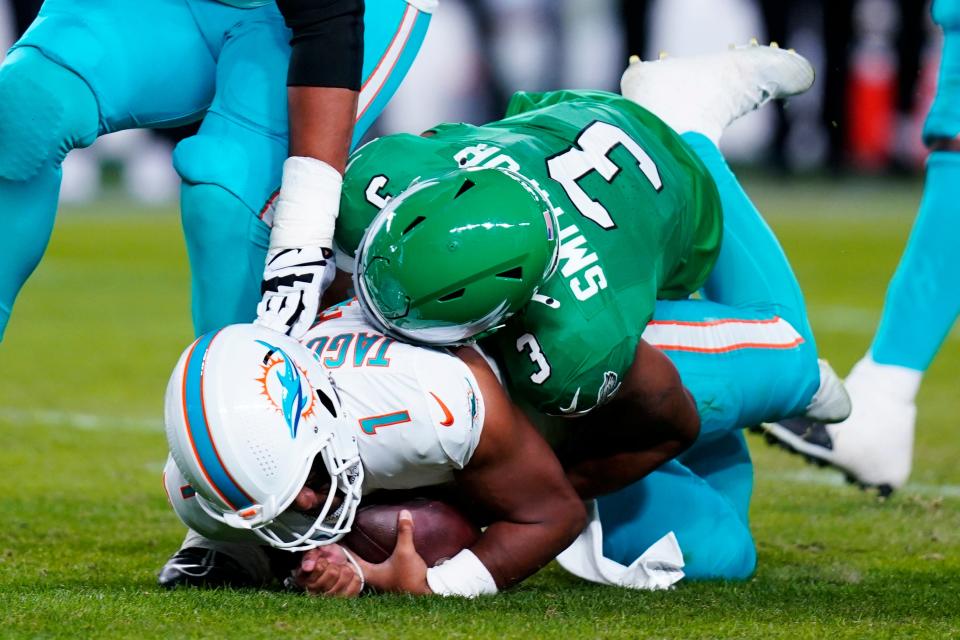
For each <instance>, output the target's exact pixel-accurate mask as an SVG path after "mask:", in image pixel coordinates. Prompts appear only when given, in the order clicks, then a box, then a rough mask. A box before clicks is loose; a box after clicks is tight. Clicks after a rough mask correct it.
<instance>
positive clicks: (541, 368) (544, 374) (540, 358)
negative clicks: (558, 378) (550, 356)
mask: <svg viewBox="0 0 960 640" xmlns="http://www.w3.org/2000/svg"><path fill="white" fill-rule="evenodd" d="M525 349H529V350H530V353H529V354H528V355H529V356H530V361H531V362H532V363H533V364H535V365H537V370H536V371H534V372H533V373H532V374H530V382H532V383H533V384H543V383H544V382H546V381H547V379H548V378H549V377H550V363H549V362H547V357H546V356H545V355H543V350H542V349H540V343H539V342H537V337H536V336H535V335H533V334H532V333H525V334H523V335H522V336H520V337H519V338H517V351H519V352H520V353H523V351H524V350H525Z"/></svg>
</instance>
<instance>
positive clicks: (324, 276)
mask: <svg viewBox="0 0 960 640" xmlns="http://www.w3.org/2000/svg"><path fill="white" fill-rule="evenodd" d="M342 184H343V177H342V176H341V175H340V173H339V172H338V171H337V170H336V169H334V168H333V167H331V166H330V165H328V164H327V163H325V162H322V161H320V160H317V159H315V158H304V157H296V156H295V157H291V158H288V159H287V161H286V162H284V163H283V184H282V185H281V187H280V195H279V198H278V199H277V204H276V208H275V210H274V212H273V216H272V217H273V225H272V226H273V228H272V230H271V232H270V249H269V251H268V253H267V264H266V266H265V267H264V270H263V284H262V285H261V287H260V292H261V294H262V295H263V298H262V299H261V300H260V304H259V305H257V320H256V324H259V325H261V326H264V327H268V328H270V329H273V330H274V331H279V332H280V333H287V334H290V336H291V337H293V338H297V339H300V338H301V337H303V335H304V334H305V333H306V332H307V331H308V330H309V329H310V327H311V326H313V323H314V322H315V321H316V318H317V311H319V307H320V298H321V296H323V292H324V291H326V289H327V287H329V286H330V283H331V282H333V277H334V276H335V275H336V266H335V263H334V258H333V251H331V250H330V249H329V248H328V247H331V246H333V230H334V226H335V224H336V221H337V213H338V210H339V207H340V190H341V187H342Z"/></svg>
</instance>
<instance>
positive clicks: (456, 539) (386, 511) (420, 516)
mask: <svg viewBox="0 0 960 640" xmlns="http://www.w3.org/2000/svg"><path fill="white" fill-rule="evenodd" d="M403 509H407V510H409V511H410V513H411V514H412V515H413V544H414V546H415V547H416V548H417V552H418V553H419V554H420V555H421V556H422V557H423V559H424V561H426V563H427V566H429V567H433V566H436V565H437V564H439V563H440V562H442V561H443V560H446V559H448V558H452V557H453V556H455V555H456V554H457V553H459V552H460V551H461V550H463V549H466V548H467V547H469V546H471V545H472V544H474V543H475V542H476V541H477V539H478V538H479V537H480V528H479V527H478V526H477V525H475V524H474V523H472V522H471V521H470V520H469V519H468V518H467V517H466V516H464V515H463V513H461V512H460V511H459V510H458V509H457V508H455V507H453V506H451V505H450V504H448V503H446V502H442V501H440V500H433V499H429V498H414V499H412V500H406V501H403V502H396V503H391V504H371V505H367V506H363V507H361V508H360V509H358V510H357V515H356V518H355V519H354V521H353V527H352V529H351V531H350V533H348V534H347V535H346V536H345V537H344V538H343V541H342V542H343V544H345V545H346V546H347V548H349V549H350V550H351V551H353V552H354V553H356V554H357V555H359V556H360V557H361V558H363V559H364V560H366V561H367V562H383V561H384V560H386V559H387V558H388V557H390V554H391V553H392V552H393V547H394V546H395V545H396V542H397V517H398V516H399V515H400V511H401V510H403Z"/></svg>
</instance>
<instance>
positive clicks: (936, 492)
mask: <svg viewBox="0 0 960 640" xmlns="http://www.w3.org/2000/svg"><path fill="white" fill-rule="evenodd" d="M757 476H758V477H759V478H763V479H765V480H771V479H772V480H775V481H776V482H787V483H791V482H792V483H796V484H808V485H815V486H821V487H852V485H849V484H847V482H846V481H845V480H844V479H843V475H842V474H841V473H840V472H839V471H836V470H831V469H812V468H811V469H801V470H799V471H769V470H764V469H763V468H761V467H757ZM911 493H912V494H917V495H923V496H946V497H951V498H953V497H960V485H957V484H925V483H922V482H908V483H907V486H905V487H904V488H903V489H901V490H899V491H895V492H894V496H897V495H903V494H911Z"/></svg>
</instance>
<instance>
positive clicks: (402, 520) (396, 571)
mask: <svg viewBox="0 0 960 640" xmlns="http://www.w3.org/2000/svg"><path fill="white" fill-rule="evenodd" d="M357 562H358V563H359V564H360V568H361V569H362V570H363V575H364V576H365V577H366V580H367V584H368V585H370V586H371V587H374V588H375V589H377V590H379V591H393V592H396V593H412V594H414V595H427V594H429V593H433V592H432V591H431V590H430V587H429V586H427V563H426V562H424V560H423V558H421V557H420V554H419V553H417V549H416V548H415V547H414V546H413V516H412V515H411V514H410V512H409V511H407V510H406V509H403V510H402V511H400V515H399V516H398V517H397V545H396V546H395V547H394V548H393V554H392V555H391V556H390V557H389V558H387V559H386V560H384V561H383V562H381V563H380V564H370V563H369V562H366V561H364V560H362V559H360V558H357Z"/></svg>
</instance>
